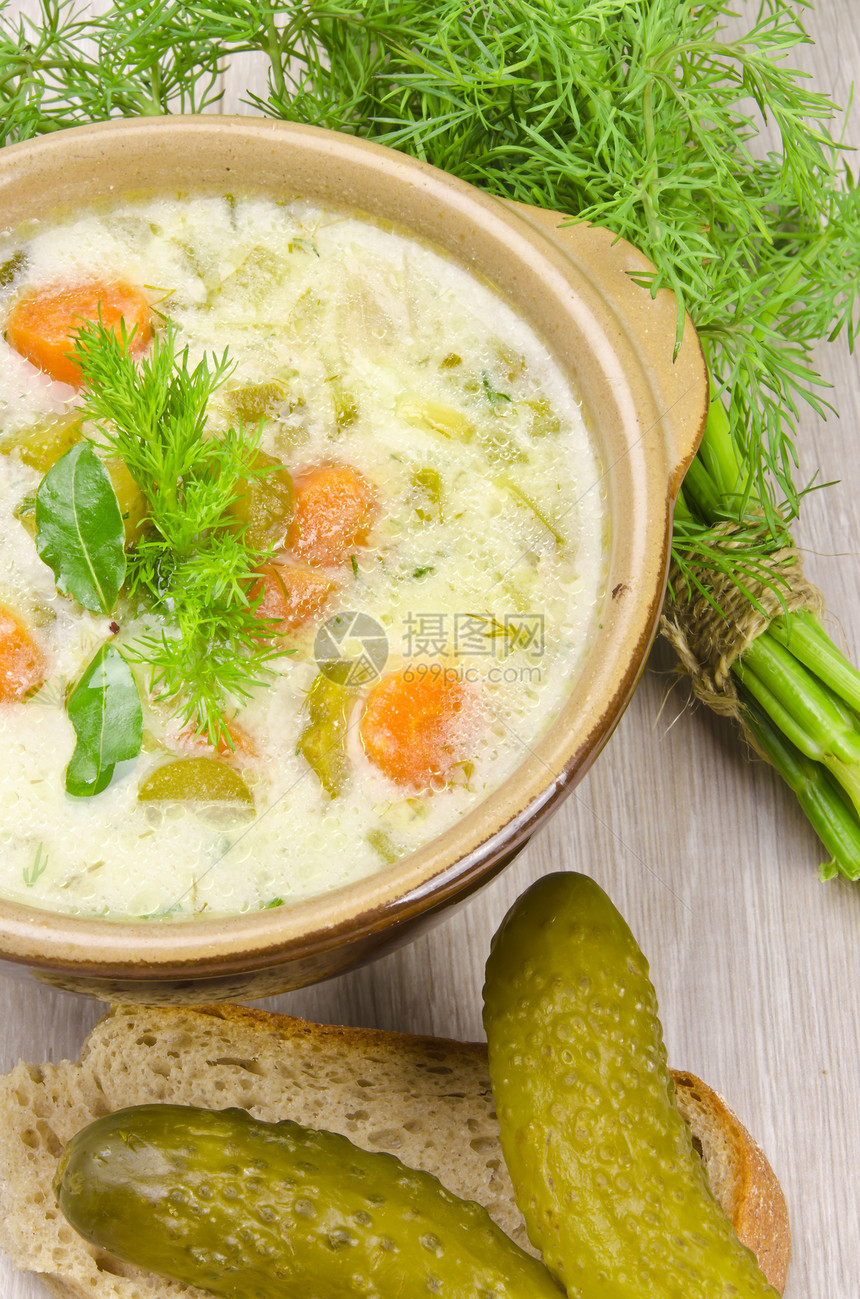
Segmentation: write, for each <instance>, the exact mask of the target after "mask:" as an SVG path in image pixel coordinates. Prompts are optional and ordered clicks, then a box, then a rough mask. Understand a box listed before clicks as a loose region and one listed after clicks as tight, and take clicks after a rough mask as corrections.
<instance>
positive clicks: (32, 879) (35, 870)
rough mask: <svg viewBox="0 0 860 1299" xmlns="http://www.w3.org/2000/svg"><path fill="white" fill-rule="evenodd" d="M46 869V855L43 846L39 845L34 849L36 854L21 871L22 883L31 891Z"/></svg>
mask: <svg viewBox="0 0 860 1299" xmlns="http://www.w3.org/2000/svg"><path fill="white" fill-rule="evenodd" d="M47 868H48V854H47V852H46V850H45V845H44V844H43V843H40V844H39V845H38V846H37V848H36V854H35V856H34V858H33V860H32V862H31V863H30V865H29V866H25V867H24V870H23V871H22V877H23V880H24V883H25V884H26V885H27V888H28V889H31V888H32V887H33V885H34V884H35V883H36V880H37V879H38V878H39V876H40V875H44V873H45V871H46V870H47Z"/></svg>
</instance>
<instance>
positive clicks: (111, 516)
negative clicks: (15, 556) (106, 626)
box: [36, 442, 126, 613]
mask: <svg viewBox="0 0 860 1299" xmlns="http://www.w3.org/2000/svg"><path fill="white" fill-rule="evenodd" d="M36 549H37V550H38V552H39V554H40V556H41V557H42V559H43V560H44V561H45V563H46V564H47V565H48V567H49V568H51V569H52V570H53V573H54V577H55V579H56V583H57V590H58V591H61V592H62V594H63V595H70V596H72V598H73V599H75V600H77V602H78V604H81V605H83V607H84V608H85V609H90V610H91V611H92V612H93V613H110V612H111V610H112V609H113V607H114V605H115V603H116V598H117V596H118V594H119V590H120V587H121V586H122V584H123V581H124V580H125V567H126V560H125V528H124V526H123V520H122V512H121V510H120V506H119V501H118V500H117V497H116V492H115V491H114V489H113V485H112V483H111V480H110V478H109V477H108V473H107V470H106V469H105V467H104V465H103V464H102V462H101V460H100V459H99V457H98V456H97V455H96V453H95V451H94V450H93V448H92V446H91V445H90V443H89V442H79V443H77V445H76V446H73V447H72V448H71V450H70V451H67V452H66V454H65V455H64V456H61V457H60V459H59V460H58V461H57V463H56V464H55V465H53V466H52V467H51V468H50V469H49V470H48V472H47V473H46V474H45V477H44V478H43V479H42V481H41V483H40V484H39V489H38V491H37V493H36Z"/></svg>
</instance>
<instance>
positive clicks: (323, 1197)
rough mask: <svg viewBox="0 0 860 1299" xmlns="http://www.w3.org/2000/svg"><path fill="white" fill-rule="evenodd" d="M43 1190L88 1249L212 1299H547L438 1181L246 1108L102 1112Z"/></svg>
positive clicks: (526, 1270) (530, 1262)
mask: <svg viewBox="0 0 860 1299" xmlns="http://www.w3.org/2000/svg"><path fill="white" fill-rule="evenodd" d="M54 1189H55V1192H56V1196H57V1201H58V1203H59V1206H60V1208H61V1209H62V1211H63V1213H64V1214H65V1216H66V1218H67V1219H68V1220H69V1222H70V1223H71V1225H72V1226H73V1227H74V1228H75V1229H76V1230H77V1231H78V1232H79V1233H80V1234H81V1235H82V1236H84V1237H85V1238H86V1239H87V1240H90V1241H92V1242H93V1243H94V1244H96V1245H99V1246H100V1247H101V1248H103V1249H106V1250H109V1251H110V1252H111V1253H112V1254H114V1255H116V1256H118V1257H119V1258H121V1259H124V1260H126V1261H127V1262H130V1263H136V1264H138V1265H139V1266H141V1267H145V1268H148V1269H150V1270H151V1271H153V1272H158V1273H161V1274H162V1275H164V1276H168V1277H171V1278H173V1279H174V1280H177V1281H182V1282H184V1283H186V1284H188V1285H195V1286H199V1287H200V1288H201V1289H202V1290H208V1291H209V1292H210V1293H212V1294H213V1295H220V1296H225V1299H346V1296H349V1295H360V1296H364V1299H389V1297H390V1299H395V1297H396V1299H405V1296H407V1295H408V1296H409V1297H410V1299H420V1296H424V1295H426V1296H428V1297H429V1296H442V1299H559V1291H558V1289H557V1287H556V1284H555V1282H554V1281H553V1280H552V1278H551V1277H550V1275H549V1273H548V1272H547V1270H546V1269H545V1268H544V1266H543V1265H542V1264H541V1263H539V1262H538V1261H537V1260H536V1259H533V1258H531V1257H530V1256H529V1255H528V1254H526V1253H524V1252H523V1251H522V1250H521V1249H520V1248H519V1247H518V1246H517V1245H515V1244H514V1243H513V1242H512V1241H511V1240H509V1239H508V1237H507V1236H505V1235H504V1234H503V1232H501V1231H500V1230H499V1228H498V1227H496V1226H495V1224H494V1223H493V1222H492V1220H491V1219H490V1217H489V1215H488V1214H487V1213H486V1211H485V1210H484V1209H483V1208H481V1206H480V1205H477V1204H473V1203H469V1202H467V1201H465V1200H460V1199H458V1198H457V1197H456V1196H454V1195H451V1194H450V1193H449V1192H448V1191H446V1190H445V1189H444V1188H443V1187H442V1186H441V1184H440V1183H439V1182H438V1181H437V1179H436V1178H435V1177H432V1176H431V1175H430V1174H428V1173H420V1172H416V1171H414V1170H413V1169H410V1168H407V1167H406V1166H405V1165H404V1164H402V1163H401V1162H400V1160H399V1159H397V1158H396V1157H395V1156H394V1155H388V1154H381V1153H368V1152H366V1151H364V1150H360V1149H359V1148H358V1147H357V1146H354V1145H353V1144H352V1142H351V1141H349V1140H348V1139H347V1138H346V1137H342V1136H338V1135H336V1134H334V1133H331V1132H316V1131H312V1130H311V1129H309V1128H304V1127H301V1126H300V1125H299V1124H297V1123H292V1122H289V1121H287V1122H283V1123H264V1122H261V1121H260V1120H257V1119H253V1118H251V1116H250V1115H249V1114H248V1113H246V1111H245V1110H239V1109H229V1110H222V1111H220V1112H217V1113H216V1112H213V1111H211V1110H202V1109H195V1108H193V1107H190V1106H183V1105H160V1104H153V1105H138V1106H134V1107H132V1108H130V1109H126V1110H120V1111H118V1112H116V1113H114V1114H109V1115H107V1116H105V1117H104V1118H100V1119H97V1120H96V1121H95V1122H94V1123H91V1124H90V1125H89V1126H88V1127H86V1128H84V1129H83V1130H82V1131H81V1132H79V1133H77V1135H76V1136H74V1137H73V1138H72V1140H71V1141H70V1142H69V1143H68V1145H67V1146H66V1148H65V1150H64V1152H63V1154H62V1156H61V1159H60V1164H59V1168H58V1170H57V1176H56V1179H55V1183H54Z"/></svg>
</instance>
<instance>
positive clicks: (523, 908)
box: [484, 872, 777, 1299]
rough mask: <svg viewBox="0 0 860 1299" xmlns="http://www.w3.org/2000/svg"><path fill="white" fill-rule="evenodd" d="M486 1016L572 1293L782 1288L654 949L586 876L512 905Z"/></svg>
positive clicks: (505, 1134)
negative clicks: (726, 1205)
mask: <svg viewBox="0 0 860 1299" xmlns="http://www.w3.org/2000/svg"><path fill="white" fill-rule="evenodd" d="M484 1026H485V1029H486V1033H487V1040H488V1045H489V1051H490V1077H491V1080H492V1086H493V1095H494V1097H495V1101H496V1108H497V1112H498V1116H499V1122H500V1125H501V1136H502V1148H503V1150H504V1154H505V1160H506V1162H507V1165H508V1169H509V1171H510V1174H511V1180H512V1181H513V1184H514V1189H515V1193H516V1197H517V1203H518V1205H519V1207H520V1209H521V1210H522V1213H523V1216H524V1217H525V1219H526V1224H527V1227H528V1232H529V1237H530V1239H531V1241H532V1243H533V1244H534V1245H535V1246H536V1247H537V1248H538V1249H540V1250H541V1252H542V1253H543V1256H544V1259H545V1261H546V1263H547V1266H548V1267H549V1269H550V1271H551V1272H553V1273H554V1275H555V1276H557V1277H558V1278H559V1280H560V1281H561V1282H562V1284H563V1285H564V1286H565V1288H566V1290H567V1293H568V1296H569V1297H570V1299H585V1296H594V1295H600V1296H601V1299H643V1297H644V1296H648V1299H741V1296H742V1297H743V1299H765V1297H767V1299H776V1296H777V1292H776V1290H774V1289H773V1288H772V1287H771V1286H770V1285H769V1284H768V1282H767V1281H766V1279H765V1277H764V1276H763V1275H762V1273H761V1272H760V1271H759V1269H758V1266H757V1264H756V1261H755V1258H754V1256H753V1255H752V1253H751V1252H750V1251H749V1250H748V1249H746V1248H745V1246H743V1245H741V1243H740V1242H739V1241H738V1239H737V1237H736V1235H735V1233H734V1229H733V1228H732V1225H731V1223H730V1222H729V1220H728V1218H727V1217H726V1216H725V1214H724V1213H723V1211H722V1209H721V1208H720V1207H719V1205H718V1204H717V1202H716V1200H715V1199H714V1196H713V1195H712V1193H711V1191H710V1188H709V1186H708V1182H707V1177H706V1174H705V1171H704V1168H703V1166H702V1163H701V1160H700V1159H699V1157H698V1155H697V1154H696V1153H695V1152H694V1150H693V1146H692V1142H691V1138H690V1134H689V1131H688V1129H687V1127H686V1125H685V1124H684V1122H683V1120H682V1118H681V1116H680V1114H679V1113H678V1110H677V1109H676V1108H675V1105H674V1101H673V1085H672V1082H671V1078H670V1075H669V1073H668V1070H667V1065H666V1052H665V1048H664V1046H663V1037H662V1030H661V1027H660V1022H659V1019H658V1018H657V1000H656V996H655V993H654V988H653V986H652V984H651V981H650V979H649V977H648V964H647V961H646V960H645V957H644V956H643V955H642V952H641V951H640V950H639V947H638V945H637V943H636V940H635V939H634V937H633V935H632V934H631V932H630V930H629V928H628V927H627V925H626V924H625V922H624V920H623V919H622V918H621V916H620V915H619V914H618V912H617V910H616V909H615V907H614V906H613V904H612V902H611V901H610V900H609V898H608V897H607V896H606V894H605V893H604V892H603V890H602V889H600V888H599V887H598V885H597V884H595V883H594V882H593V881H592V880H590V879H589V878H588V877H586V876H584V875H579V874H575V873H572V872H571V873H562V874H555V875H549V876H546V877H545V878H543V879H541V880H539V881H538V882H537V883H536V884H535V885H533V886H532V888H530V889H529V890H528V891H527V892H526V893H525V894H523V896H522V897H521V898H520V899H519V901H518V902H517V903H515V905H514V906H513V908H512V909H511V911H510V912H509V913H508V915H507V917H506V918H505V920H504V921H503V923H502V926H501V928H500V929H499V931H498V933H497V934H496V937H495V938H494V940H493V945H492V948H491V951H490V957H489V960H488V962H487V972H486V984H485V988H484Z"/></svg>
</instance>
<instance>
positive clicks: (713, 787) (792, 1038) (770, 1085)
mask: <svg viewBox="0 0 860 1299" xmlns="http://www.w3.org/2000/svg"><path fill="white" fill-rule="evenodd" d="M856 5H857V0H817V3H816V5H815V9H814V11H813V12H812V13H811V14H810V15H808V17H807V20H806V23H807V27H808V29H809V30H810V32H811V33H812V34H813V36H814V38H815V41H816V44H815V45H814V47H811V48H810V49H808V50H805V51H803V54H804V56H805V66H806V67H807V68H808V69H809V70H810V71H811V72H812V73H813V75H814V78H815V81H816V83H817V85H818V86H819V87H820V88H821V89H826V90H827V91H829V92H831V93H832V94H833V95H834V97H835V98H836V101H837V102H838V103H842V104H844V103H846V102H847V100H848V89H849V83H850V79H851V77H852V76H853V75H856V74H857V73H858V72H860V25H858V24H857V21H856V18H857V11H856ZM20 7H21V8H26V9H27V10H28V11H30V12H33V11H35V9H36V5H35V3H34V0H21V6H20ZM740 7H741V8H742V7H743V5H741V6H740ZM754 7H755V6H752V5H751V6H750V8H754ZM13 8H14V5H13ZM228 106H229V105H228ZM848 138H849V139H851V138H853V139H854V140H855V141H860V128H858V126H857V122H856V114H855V119H854V122H853V129H850V128H849V131H848ZM855 170H856V169H855ZM819 365H820V367H821V369H822V370H823V372H824V373H825V375H826V376H827V378H828V379H829V380H830V381H831V382H832V383H833V385H834V404H835V406H836V408H837V410H838V411H840V413H841V418H839V419H836V418H835V417H834V418H830V419H828V420H827V421H826V422H823V421H820V420H818V419H817V418H816V417H814V416H812V415H811V414H810V415H805V416H804V417H803V426H802V435H801V438H800V443H799V445H800V452H801V458H802V462H803V466H804V468H805V469H807V470H809V471H810V473H811V472H812V470H813V469H814V468H815V467H816V466H819V467H820V477H821V480H822V481H832V480H841V481H839V482H837V483H836V485H834V486H831V487H829V488H828V489H826V490H825V491H822V492H820V493H817V494H815V495H813V496H812V497H811V498H808V500H807V502H806V505H805V508H804V513H803V518H802V523H801V526H800V528H799V529H798V530H797V534H796V535H797V540H798V542H799V544H800V545H801V546H802V548H803V549H804V552H805V556H806V570H807V574H808V576H809V577H810V578H811V579H812V580H813V581H814V582H816V583H817V584H818V585H819V586H820V587H821V588H822V589H823V591H824V593H825V596H826V598H827V605H828V609H829V610H830V613H829V615H828V625H829V628H830V630H831V633H832V634H833V635H834V636H835V639H836V641H837V643H839V644H840V645H841V646H842V647H843V648H845V649H846V650H847V652H848V653H849V655H850V656H851V657H852V658H853V660H854V662H855V663H856V662H860V600H858V578H860V555H858V549H860V546H858V538H860V436H858V430H860V362H858V357H857V356H853V357H852V356H851V355H850V354H849V353H848V350H847V346H845V345H844V344H843V343H839V342H837V343H836V344H833V345H830V346H829V347H828V348H826V349H824V350H822V352H821V353H820V354H819ZM670 669H671V659H670V657H669V655H668V653H667V651H666V650H665V649H664V648H663V647H662V646H660V645H659V644H658V645H657V646H656V647H655V649H654V651H653V652H652V655H651V658H650V661H649V664H648V667H647V669H646V671H645V673H644V674H643V677H642V680H641V682H640V685H639V687H638V689H637V691H636V694H635V696H634V698H633V701H632V703H631V704H630V706H629V708H628V710H627V712H626V714H625V716H624V717H623V719H622V720H621V723H620V724H619V726H618V728H617V730H616V732H615V734H614V736H613V737H612V739H611V740H610V742H609V744H608V745H607V747H606V748H605V750H604V751H603V753H602V755H601V756H600V758H599V759H598V761H597V762H596V764H595V766H594V767H593V769H592V771H591V772H590V774H589V775H588V776H587V777H586V778H585V779H584V780H583V781H582V782H581V784H580V785H579V786H578V787H577V788H576V790H575V791H574V792H573V793H572V794H571V796H570V797H569V798H568V800H567V801H566V803H565V804H564V805H563V806H562V808H561V810H560V811H559V812H558V814H557V815H556V816H555V818H554V819H553V820H552V821H551V822H550V824H549V825H548V826H547V827H545V828H544V830H543V831H542V832H541V833H540V834H538V835H537V836H536V838H534V839H533V840H532V842H531V843H530V845H529V846H528V848H527V849H526V851H525V852H523V853H522V855H521V856H520V857H519V858H518V859H517V861H516V862H515V863H514V864H513V865H512V866H511V867H510V868H509V869H508V870H507V872H506V873H504V874H503V875H502V876H501V877H500V878H499V879H498V880H496V881H495V882H494V883H493V884H492V885H490V886H489V887H488V888H486V889H485V890H484V891H483V892H482V893H480V894H479V895H477V896H476V897H475V898H473V899H472V900H471V901H470V902H469V904H468V905H467V906H466V907H465V908H464V909H462V910H461V911H459V912H458V913H456V914H455V915H453V916H452V917H451V918H449V919H448V920H446V921H445V922H443V923H442V924H441V925H440V926H439V927H437V928H436V929H435V930H434V931H433V932H432V933H430V934H429V935H426V936H424V937H422V938H420V939H419V940H418V941H416V942H415V943H414V944H413V945H412V946H410V947H408V948H406V949H405V950H403V951H401V952H398V953H396V954H395V955H392V956H389V957H387V958H385V959H383V960H381V961H379V962H377V963H376V964H374V965H372V966H369V967H367V968H365V969H363V970H361V971H359V972H357V973H353V974H348V975H344V976H342V977H341V978H338V979H336V980H333V981H332V982H329V983H327V984H324V985H321V986H319V987H316V988H310V989H305V990H302V991H300V992H296V993H292V994H289V995H285V996H281V997H278V998H274V999H270V1000H269V1001H267V1002H265V1003H262V1004H264V1005H266V1006H269V1007H271V1008H276V1009H280V1010H284V1011H287V1012H289V1013H294V1014H299V1015H303V1016H306V1017H308V1018H311V1019H319V1020H322V1021H328V1022H337V1023H346V1024H360V1025H374V1026H378V1027H383V1028H396V1029H401V1030H407V1031H414V1032H421V1033H438V1034H443V1035H446V1036H452V1037H466V1038H478V1037H480V1036H481V1035H482V1030H481V1019H480V991H481V983H482V976H483V966H484V961H485V958H486V955H487V951H488V948H489V943H490V938H491V936H492V934H493V932H494V930H495V929H496V927H497V925H498V924H499V922H500V920H501V918H502V916H503V915H504V913H505V911H506V910H507V908H508V906H509V905H510V904H511V903H512V902H513V900H514V899H515V898H516V897H517V895H518V894H519V893H520V892H522V890H523V889H524V888H525V887H526V886H527V885H528V884H529V883H530V882H531V881H532V880H534V879H535V878H537V877H538V876H540V875H542V874H543V873H545V872H547V871H550V870H558V869H564V868H568V869H570V868H573V869H578V870H584V871H586V872H588V873H590V874H592V875H594V876H595V877H596V878H597V880H598V881H599V882H600V883H601V884H602V885H603V887H604V888H605V889H606V890H607V891H608V892H609V894H610V896H611V897H612V898H613V899H614V900H615V902H616V904H617V905H618V907H619V908H620V909H621V911H622V913H623V914H624V915H625V917H626V918H627V920H628V922H629V924H630V925H631V927H632V929H633V931H634V933H635V934H636V935H637V937H638V939H639V941H640V944H641V946H642V947H643V949H644V951H645V953H646V954H647V955H648V957H649V959H650V962H651V970H652V976H653V978H654V982H655V984H656V987H657V992H658V996H659V1000H660V1006H661V1017H662V1021H663V1025H664V1030H665V1036H666V1042H667V1047H668V1051H669V1058H670V1062H671V1063H672V1064H674V1065H676V1066H678V1067H682V1068H686V1069H691V1070H693V1071H694V1072H695V1073H698V1074H699V1075H701V1076H702V1077H703V1078H705V1079H706V1080H707V1081H708V1082H709V1083H710V1084H711V1085H712V1086H714V1087H715V1088H717V1090H718V1091H720V1092H721V1093H722V1094H723V1095H724V1096H725V1097H726V1099H727V1100H728V1101H729V1103H730V1105H731V1106H732V1107H733V1108H734V1109H735V1111H736V1112H737V1114H738V1115H739V1116H740V1117H741V1118H742V1120H743V1121H744V1122H745V1123H746V1125H747V1126H748V1127H749V1128H750V1130H751V1131H752V1132H753V1133H754V1134H755V1136H756V1137H757V1139H758V1140H759V1142H760V1143H761V1145H762V1146H763V1147H764V1149H765V1151H766V1152H767V1154H768V1157H769V1158H770V1160H771V1162H772V1164H773V1166H774V1169H775V1170H776V1172H777V1174H778V1176H779V1178H780V1180H781V1182H782V1185H783V1187H784V1189H785V1193H786V1197H787V1200H788V1204H789V1210H790V1214H791V1221H792V1229H793V1240H794V1253H793V1261H792V1266H791V1270H790V1273H789V1281H788V1286H787V1289H786V1299H857V1296H858V1295H860V1174H858V1169H860V1117H858V1115H860V1015H858V1002H860V883H858V884H854V885H851V884H848V883H846V882H844V881H833V882H830V883H827V884H822V883H820V882H819V879H818V863H819V861H820V860H821V859H822V856H823V854H822V849H821V847H820V845H819V843H818V841H817V839H816V838H815V836H814V835H813V833H812V831H811V830H810V829H809V827H808V825H807V823H806V821H805V820H804V818H803V816H802V815H801V813H800V811H799V810H798V808H797V806H796V804H795V803H794V801H793V798H792V796H791V795H790V794H789V792H788V791H787V790H786V788H785V787H784V786H783V785H782V784H781V783H780V782H779V780H778V779H777V778H776V777H775V776H774V775H773V774H772V772H771V771H770V770H769V769H768V768H766V767H765V766H763V765H762V764H760V763H751V762H750V761H749V760H748V758H747V756H746V755H745V753H744V751H743V749H742V746H741V743H740V742H739V739H738V737H737V735H736V734H735V732H734V731H733V729H732V727H731V726H730V725H729V724H727V723H724V722H722V721H719V720H717V719H716V718H713V717H711V716H710V715H708V714H705V713H704V712H702V711H700V710H694V709H691V708H690V707H689V705H688V700H687V695H686V690H685V688H684V687H683V686H681V687H679V686H677V685H675V686H673V682H672V677H671V674H670ZM101 1011H102V1008H101V1007H100V1005H99V1004H97V1003H95V1002H93V1001H90V1000H88V999H84V998H78V997H75V996H73V995H71V994H67V993H59V992H53V991H50V990H48V989H46V988H45V987H42V986H40V985H37V984H36V983H35V982H33V981H32V980H30V979H29V978H28V977H25V978H0V1026H2V1028H0V1069H2V1070H5V1069H6V1068H8V1067H10V1066H11V1065H12V1064H13V1063H14V1062H15V1061H16V1060H18V1059H19V1058H23V1059H25V1060H31V1061H37V1060H44V1059H49V1060H58V1059H60V1058H63V1057H67V1056H71V1057H75V1056H77V1054H78V1051H79V1048H80V1045H81V1042H82V1040H83V1037H84V1036H85V1034H86V1032H87V1031H88V1029H89V1028H90V1027H91V1025H92V1024H93V1023H94V1022H95V1020H96V1019H97V1018H98V1017H99V1015H100V1014H101ZM44 1294H45V1291H44V1289H43V1287H42V1286H41V1284H40V1283H39V1282H38V1281H36V1280H35V1279H34V1278H32V1277H27V1276H22V1275H19V1274H16V1273H14V1272H13V1271H12V1268H11V1267H10V1265H9V1263H8V1262H7V1261H6V1260H5V1259H0V1295H3V1296H5V1299H42V1297H43V1296H44Z"/></svg>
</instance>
